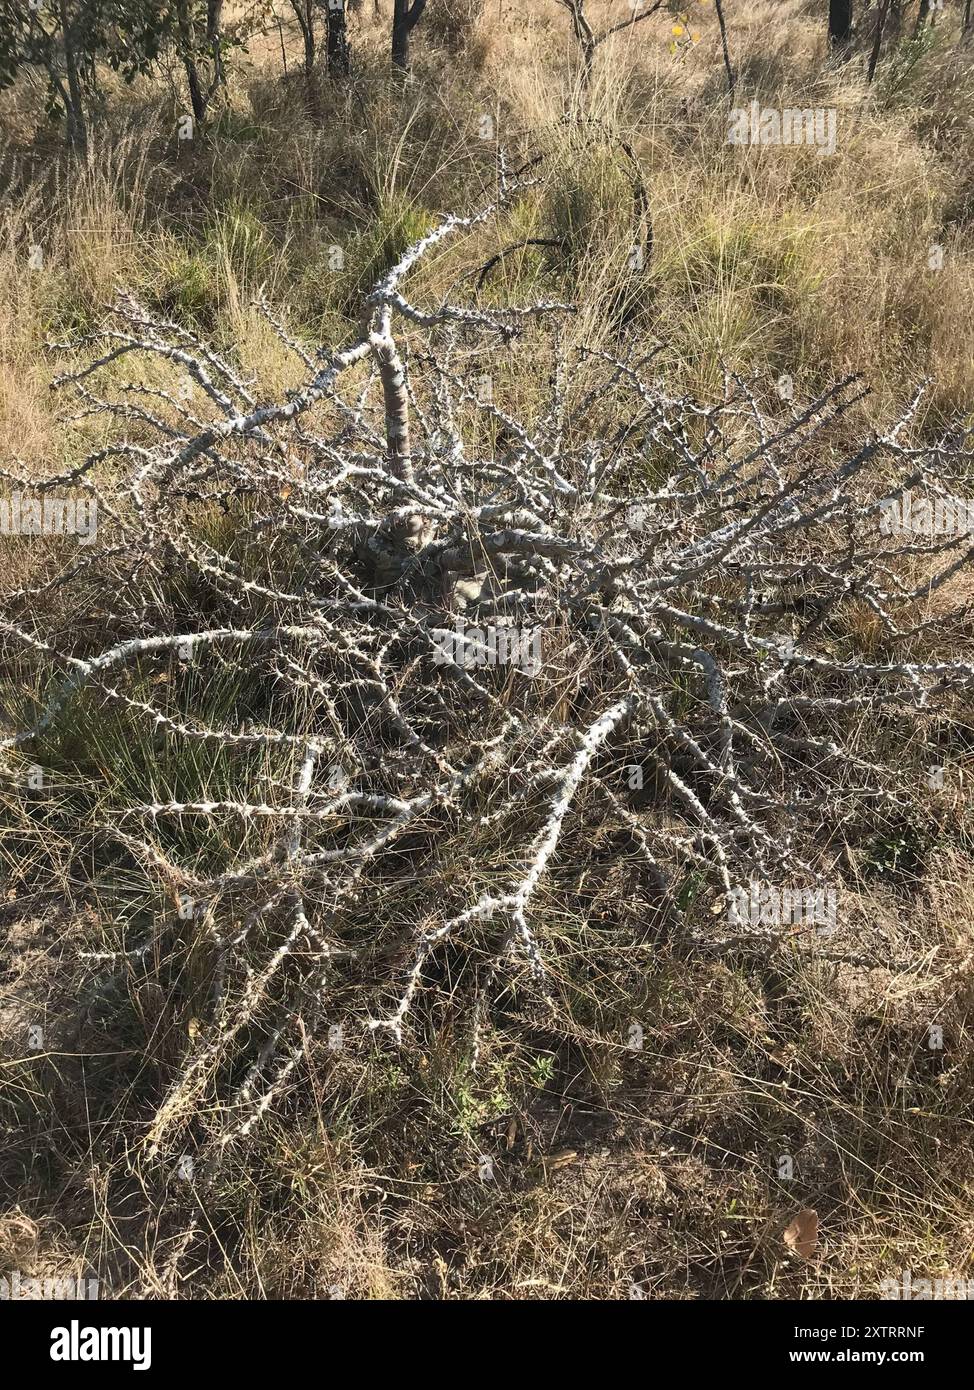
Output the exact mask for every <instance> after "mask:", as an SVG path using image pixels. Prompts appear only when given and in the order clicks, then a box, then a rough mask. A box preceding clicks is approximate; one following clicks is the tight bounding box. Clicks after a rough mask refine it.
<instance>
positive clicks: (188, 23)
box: [176, 0, 207, 125]
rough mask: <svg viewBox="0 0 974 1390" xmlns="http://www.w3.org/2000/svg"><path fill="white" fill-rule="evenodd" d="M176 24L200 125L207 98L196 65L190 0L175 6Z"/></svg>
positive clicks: (191, 100)
mask: <svg viewBox="0 0 974 1390" xmlns="http://www.w3.org/2000/svg"><path fill="white" fill-rule="evenodd" d="M176 24H177V27H178V29H179V44H180V47H181V48H182V50H183V55H182V56H183V67H184V68H185V69H186V81H187V83H188V84H189V99H190V102H191V103H192V107H193V119H194V120H195V122H196V124H197V125H202V124H203V122H204V121H205V120H206V106H207V99H206V97H205V95H204V93H203V88H202V85H201V83H200V74H199V68H198V67H197V65H196V22H195V20H194V18H193V7H192V0H179V4H178V5H177V6H176Z"/></svg>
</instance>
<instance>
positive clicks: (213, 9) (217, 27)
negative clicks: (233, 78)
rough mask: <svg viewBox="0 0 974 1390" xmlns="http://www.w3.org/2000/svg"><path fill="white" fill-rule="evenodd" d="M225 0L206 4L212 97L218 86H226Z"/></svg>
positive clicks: (207, 44) (215, 0) (210, 1)
mask: <svg viewBox="0 0 974 1390" xmlns="http://www.w3.org/2000/svg"><path fill="white" fill-rule="evenodd" d="M222 43H223V0H207V5H206V46H207V48H208V49H209V50H210V56H211V58H212V60H213V81H212V82H211V83H210V92H209V95H210V96H211V97H212V96H213V94H214V92H215V91H216V89H217V87H224V86H226V80H227V79H226V73H225V72H224V69H223V50H222Z"/></svg>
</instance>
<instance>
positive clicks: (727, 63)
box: [714, 0, 737, 101]
mask: <svg viewBox="0 0 974 1390" xmlns="http://www.w3.org/2000/svg"><path fill="white" fill-rule="evenodd" d="M714 5H715V7H716V9H717V23H718V24H719V25H720V46H721V48H722V49H723V52H724V67H725V69H726V71H727V91H728V93H729V95H730V98H731V100H732V101H733V99H734V88H735V87H736V85H737V78H736V77H735V76H734V69H733V68H732V67H731V59H730V49H729V47H728V46H727V25H726V24H725V23H724V7H723V5H721V3H720V0H714Z"/></svg>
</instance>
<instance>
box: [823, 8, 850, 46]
mask: <svg viewBox="0 0 974 1390" xmlns="http://www.w3.org/2000/svg"><path fill="white" fill-rule="evenodd" d="M851 39H852V0H829V47H830V48H833V49H835V48H844V47H846V46H847V45H848V44H849V43H850V41H851Z"/></svg>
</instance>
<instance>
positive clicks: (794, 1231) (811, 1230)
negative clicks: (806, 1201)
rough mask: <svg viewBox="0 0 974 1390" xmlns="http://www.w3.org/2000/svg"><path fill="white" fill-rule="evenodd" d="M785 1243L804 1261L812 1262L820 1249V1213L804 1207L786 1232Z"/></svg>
mask: <svg viewBox="0 0 974 1390" xmlns="http://www.w3.org/2000/svg"><path fill="white" fill-rule="evenodd" d="M784 1242H785V1244H786V1245H787V1247H788V1249H789V1250H794V1252H795V1254H796V1255H800V1256H801V1258H802V1259H803V1260H810V1259H812V1257H813V1256H814V1254H815V1252H816V1250H817V1249H818V1212H817V1211H814V1210H813V1209H812V1208H811V1207H802V1209H801V1211H800V1212H797V1213H796V1215H795V1216H794V1217H793V1218H792V1220H791V1221H790V1222H789V1224H788V1225H787V1226H786V1227H785V1230H784Z"/></svg>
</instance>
